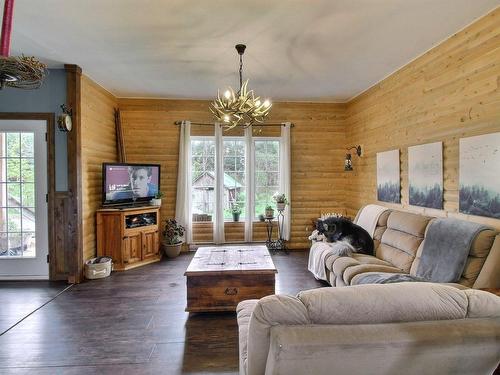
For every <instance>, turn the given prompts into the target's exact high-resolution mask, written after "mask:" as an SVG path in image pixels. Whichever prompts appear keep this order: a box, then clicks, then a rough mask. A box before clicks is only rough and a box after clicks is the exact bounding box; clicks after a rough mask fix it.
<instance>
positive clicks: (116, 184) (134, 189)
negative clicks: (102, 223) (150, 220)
mask: <svg viewBox="0 0 500 375" xmlns="http://www.w3.org/2000/svg"><path fill="white" fill-rule="evenodd" d="M159 190H160V165H159V164H125V163H103V164H102V205H103V206H111V205H131V204H135V203H146V202H148V201H150V200H151V199H153V198H154V197H155V195H156V193H157V192H158V191H159Z"/></svg>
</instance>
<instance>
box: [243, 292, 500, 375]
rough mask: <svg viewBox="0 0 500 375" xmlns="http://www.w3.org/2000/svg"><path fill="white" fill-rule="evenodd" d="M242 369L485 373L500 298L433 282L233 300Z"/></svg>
mask: <svg viewBox="0 0 500 375" xmlns="http://www.w3.org/2000/svg"><path fill="white" fill-rule="evenodd" d="M237 313H238V326H239V352H240V374H248V375H262V374H286V375H294V374H314V375H322V374H335V375H342V374H349V375H352V374H373V375H376V374H389V375H390V374H398V375H399V374H406V375H408V374H418V375H421V374H439V375H444V374H475V375H480V374H488V375H489V374H491V373H492V372H493V371H494V369H495V368H496V366H497V364H498V361H499V360H500V297H497V296H495V295H494V294H491V293H488V292H484V291H479V290H474V289H466V290H460V289H457V288H454V287H451V286H447V285H443V284H433V283H400V284H387V285H358V286H352V287H349V288H330V287H328V288H319V289H313V290H308V291H304V292H301V293H299V295H298V296H297V297H292V296H286V295H272V296H267V297H264V298H262V299H261V300H248V301H243V302H241V303H240V304H239V305H238V308H237Z"/></svg>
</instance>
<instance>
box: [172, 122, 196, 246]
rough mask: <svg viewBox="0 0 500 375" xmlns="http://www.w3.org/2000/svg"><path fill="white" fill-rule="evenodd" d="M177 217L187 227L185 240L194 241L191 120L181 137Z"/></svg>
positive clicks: (176, 201) (182, 131) (185, 125)
mask: <svg viewBox="0 0 500 375" xmlns="http://www.w3.org/2000/svg"><path fill="white" fill-rule="evenodd" d="M175 219H176V220H177V222H178V223H179V224H181V225H182V226H183V227H184V228H186V233H185V234H184V240H185V241H186V243H188V244H190V243H192V242H193V215H192V214H191V122H190V121H183V122H182V124H181V134H180V137H179V167H178V170H177V198H176V200H175Z"/></svg>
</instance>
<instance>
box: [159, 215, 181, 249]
mask: <svg viewBox="0 0 500 375" xmlns="http://www.w3.org/2000/svg"><path fill="white" fill-rule="evenodd" d="M184 231H185V229H184V227H183V226H182V225H180V224H179V223H177V220H175V219H168V220H167V221H166V222H165V228H164V230H163V250H164V251H165V255H166V256H167V257H169V258H175V257H176V256H178V255H179V254H180V252H181V247H182V236H184Z"/></svg>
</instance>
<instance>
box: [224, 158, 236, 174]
mask: <svg viewBox="0 0 500 375" xmlns="http://www.w3.org/2000/svg"><path fill="white" fill-rule="evenodd" d="M235 165H236V159H235V158H234V157H231V156H230V157H224V171H235V170H236V168H235Z"/></svg>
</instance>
